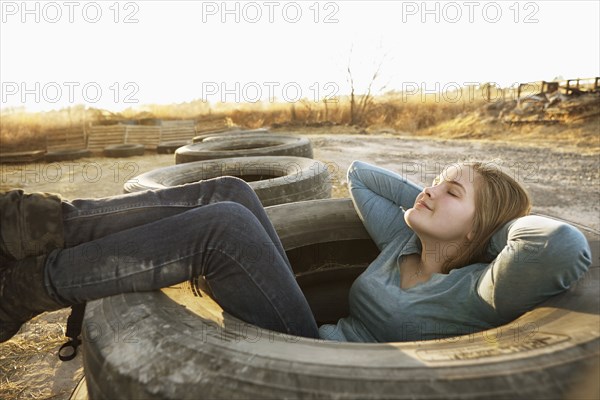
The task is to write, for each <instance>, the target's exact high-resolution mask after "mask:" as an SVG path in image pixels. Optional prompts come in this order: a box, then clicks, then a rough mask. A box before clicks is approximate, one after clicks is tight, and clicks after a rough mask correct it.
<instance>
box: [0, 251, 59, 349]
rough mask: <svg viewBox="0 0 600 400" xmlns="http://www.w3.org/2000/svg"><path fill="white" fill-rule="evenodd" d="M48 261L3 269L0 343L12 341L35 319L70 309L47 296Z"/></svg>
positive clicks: (29, 260)
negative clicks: (11, 339)
mask: <svg viewBox="0 0 600 400" xmlns="http://www.w3.org/2000/svg"><path fill="white" fill-rule="evenodd" d="M45 261H46V256H45V255H44V256H39V257H28V258H25V259H23V260H20V261H13V262H11V263H10V264H9V265H7V266H5V267H4V268H0V343H2V342H5V341H7V340H9V339H10V338H11V337H13V336H14V335H15V334H16V333H17V332H18V331H19V329H20V328H21V325H22V324H24V323H25V322H27V321H29V320H30V319H31V318H33V317H35V316H36V315H38V314H41V313H42V312H44V311H54V310H58V309H61V308H64V307H67V306H68V304H60V303H59V302H58V301H56V300H54V299H52V298H51V297H50V296H49V295H48V291H47V290H46V287H45V284H44V267H45Z"/></svg>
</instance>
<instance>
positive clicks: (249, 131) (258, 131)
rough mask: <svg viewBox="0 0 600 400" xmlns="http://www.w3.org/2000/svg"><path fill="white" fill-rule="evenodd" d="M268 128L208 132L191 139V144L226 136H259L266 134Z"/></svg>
mask: <svg viewBox="0 0 600 400" xmlns="http://www.w3.org/2000/svg"><path fill="white" fill-rule="evenodd" d="M268 133H269V129H268V128H257V129H231V130H228V131H225V132H212V133H211V132H208V133H203V134H201V135H198V136H194V138H193V139H192V142H193V143H199V142H203V141H204V140H205V139H206V138H209V137H228V136H239V135H259V134H268Z"/></svg>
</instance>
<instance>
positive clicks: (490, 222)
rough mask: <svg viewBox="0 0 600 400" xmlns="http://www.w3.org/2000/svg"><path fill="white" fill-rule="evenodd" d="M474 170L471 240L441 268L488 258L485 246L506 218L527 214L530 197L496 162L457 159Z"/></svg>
mask: <svg viewBox="0 0 600 400" xmlns="http://www.w3.org/2000/svg"><path fill="white" fill-rule="evenodd" d="M461 164H462V165H465V166H467V167H471V168H472V169H473V171H474V172H475V173H476V174H474V185H473V186H474V187H475V216H474V218H473V231H472V234H473V235H472V240H471V241H469V242H468V244H467V245H466V248H465V249H464V250H463V251H461V253H460V254H459V255H458V256H456V257H454V258H453V259H451V260H448V261H447V262H446V263H445V265H444V266H443V272H445V273H448V272H450V271H451V270H453V269H456V268H461V267H464V266H466V265H470V264H474V263H477V262H490V261H492V259H490V257H489V255H488V252H487V249H488V246H489V242H490V240H491V238H492V236H493V235H494V233H495V232H496V231H497V230H498V229H499V228H500V227H502V225H504V224H505V223H507V222H508V221H510V220H512V219H515V218H519V217H522V216H525V215H528V214H529V212H530V210H531V199H530V197H529V194H528V193H527V191H526V190H525V188H524V187H523V186H522V185H521V184H520V183H518V182H517V181H516V180H514V179H513V178H512V177H511V176H510V175H509V174H508V173H506V172H504V171H502V168H500V166H498V165H497V164H492V163H482V162H465V163H461Z"/></svg>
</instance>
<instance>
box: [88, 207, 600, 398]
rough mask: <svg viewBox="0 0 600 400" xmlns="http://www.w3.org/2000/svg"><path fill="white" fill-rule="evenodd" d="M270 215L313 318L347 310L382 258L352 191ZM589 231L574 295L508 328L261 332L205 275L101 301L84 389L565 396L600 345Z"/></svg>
mask: <svg viewBox="0 0 600 400" xmlns="http://www.w3.org/2000/svg"><path fill="white" fill-rule="evenodd" d="M267 211H268V214H269V217H270V218H271V220H272V221H273V224H274V226H275V228H276V229H277V232H278V234H279V235H280V237H281V239H282V242H283V244H284V247H285V248H286V251H287V252H288V254H289V256H290V260H291V262H292V264H293V266H294V268H295V270H296V271H297V272H299V273H301V275H300V276H299V278H298V280H299V282H300V283H301V284H302V281H303V279H304V278H305V277H307V276H308V277H310V278H313V279H308V283H307V282H306V281H305V282H304V284H303V290H304V291H305V293H306V294H307V297H308V299H309V303H310V304H311V306H312V307H313V311H314V312H315V315H316V317H317V319H318V320H320V321H324V320H330V319H335V318H338V317H340V316H342V315H344V313H345V312H346V307H347V305H346V303H347V301H346V300H345V299H346V298H347V291H346V288H347V286H348V285H349V283H350V282H351V281H352V279H354V276H356V271H357V270H358V271H360V270H361V268H364V266H365V265H366V264H367V263H368V262H370V261H371V260H372V259H373V258H374V257H375V256H376V255H377V250H376V248H375V246H374V245H373V243H372V241H371V240H370V239H369V236H368V234H367V232H366V231H365V229H364V227H363V225H362V223H361V222H360V220H359V219H358V217H357V215H356V212H355V211H354V208H353V206H352V203H351V201H350V200H348V199H340V200H316V201H310V202H300V203H292V204H286V205H280V206H274V207H269V208H267ZM584 233H585V234H586V236H587V237H588V240H590V243H591V245H592V248H593V264H592V265H593V266H592V267H591V268H590V270H589V272H588V273H587V274H586V276H585V277H584V278H583V279H582V280H581V281H580V282H579V283H578V284H576V285H574V286H573V287H572V288H571V289H570V290H569V291H567V292H565V293H563V294H561V295H558V296H555V297H553V298H552V299H550V300H548V301H546V302H545V303H543V304H542V305H540V306H539V307H537V308H536V309H534V310H532V311H531V312H528V313H526V314H524V315H523V316H521V317H520V318H518V319H517V320H516V321H513V322H511V323H510V324H508V325H506V326H502V327H498V328H496V329H491V330H488V331H484V332H480V333H477V334H473V335H467V336H458V337H454V338H450V339H446V340H432V341H421V342H405V343H379V344H358V343H337V342H327V341H319V340H311V339H305V338H299V337H293V336H288V335H283V334H279V333H274V332H270V331H265V330H258V329H255V327H253V326H251V325H247V324H245V323H243V322H242V321H239V320H237V319H235V318H233V317H232V316H230V315H228V314H227V313H224V312H223V310H222V309H221V308H220V307H219V306H218V305H217V304H216V303H215V302H214V301H212V300H211V298H210V297H209V296H208V295H207V293H206V292H205V291H203V289H202V286H203V285H201V283H202V282H201V281H200V282H199V283H196V282H191V283H190V282H187V283H185V284H182V285H178V286H175V287H172V288H168V289H164V290H162V291H157V292H151V293H135V294H127V295H119V296H114V297H110V298H106V299H103V300H99V301H93V302H90V303H88V305H87V308H86V316H85V323H84V333H85V336H86V337H85V340H84V368H85V374H86V379H87V384H88V390H89V393H90V395H91V397H92V399H117V398H145V399H158V398H163V399H166V398H170V399H175V398H176V399H184V398H190V399H191V398H198V397H202V398H209V399H237V398H247V399H253V398H261V399H267V398H290V399H291V398H321V399H323V398H327V399H333V398H335V399H383V398H385V399H393V398H395V399H425V398H427V399H458V398H461V399H508V398H510V399H531V398H537V399H542V398H543V399H545V398H564V397H565V396H567V395H569V394H570V393H572V392H571V390H572V389H573V388H574V387H576V386H577V385H580V384H581V382H584V380H585V379H586V374H588V373H593V372H594V371H593V370H590V368H593V366H594V364H595V363H596V362H597V360H598V356H599V354H600V349H599V329H598V326H599V323H600V318H599V314H600V310H599V309H600V304H599V302H600V299H599V296H598V292H599V275H600V274H599V272H600V263H599V255H598V245H599V242H598V239H599V235H598V233H597V232H591V231H586V232H584ZM331 264H335V267H338V268H341V266H343V265H344V264H348V265H347V267H346V268H341V269H337V268H335V267H334V268H333V269H332V268H328V267H330V266H331ZM320 271H324V272H320ZM337 271H343V272H340V273H338V272H337ZM348 271H349V272H348ZM319 274H323V276H326V277H327V279H320V275H319ZM337 277H339V278H340V279H336V278H337ZM328 279H329V280H332V281H333V283H334V284H333V285H332V284H328V283H327V280H328ZM311 282H313V283H312V284H311ZM319 285H320V286H321V287H320V288H319V287H318V286H319ZM344 286H346V288H344ZM332 288H333V289H332ZM331 293H334V294H335V296H336V297H337V296H341V297H339V298H336V299H334V300H332V299H331V298H328V296H329V295H330V294H331ZM342 293H343V295H342ZM587 378H589V377H587ZM591 378H592V380H591V382H592V387H591V390H592V391H591V392H590V393H591V395H592V396H593V395H594V390H595V389H597V385H598V380H597V376H591ZM594 385H595V386H594Z"/></svg>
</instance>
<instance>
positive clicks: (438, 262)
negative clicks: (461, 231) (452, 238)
mask: <svg viewBox="0 0 600 400" xmlns="http://www.w3.org/2000/svg"><path fill="white" fill-rule="evenodd" d="M419 239H420V240H421V247H422V251H421V260H420V266H421V269H422V271H423V273H426V274H433V273H442V271H443V267H444V265H445V264H446V263H447V262H448V261H450V260H452V259H453V258H455V257H456V255H457V254H458V251H459V247H458V246H457V243H456V242H443V241H439V240H427V239H426V238H421V237H419ZM461 245H462V244H461Z"/></svg>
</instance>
